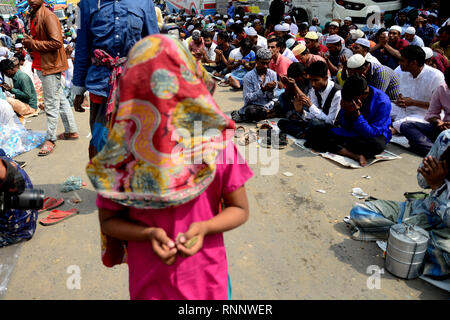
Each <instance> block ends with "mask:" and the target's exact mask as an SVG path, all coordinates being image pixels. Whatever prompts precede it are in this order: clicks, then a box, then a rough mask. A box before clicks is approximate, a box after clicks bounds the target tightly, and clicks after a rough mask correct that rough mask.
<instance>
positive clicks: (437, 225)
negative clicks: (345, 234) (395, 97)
mask: <svg viewBox="0 0 450 320" xmlns="http://www.w3.org/2000/svg"><path fill="white" fill-rule="evenodd" d="M449 163H450V130H446V131H443V132H442V133H441V134H440V135H439V137H438V138H437V140H436V142H435V143H434V145H433V147H432V148H431V150H430V153H429V154H428V156H427V157H425V158H424V159H423V161H422V163H421V164H420V165H419V168H418V170H417V182H418V183H419V186H420V187H422V188H424V189H431V190H430V194H429V195H427V194H423V195H422V197H417V194H416V195H415V197H414V198H413V197H409V196H408V194H405V195H406V198H407V201H406V202H397V201H391V200H374V201H366V202H364V204H357V205H356V206H354V207H353V208H352V210H351V212H350V220H349V223H350V225H351V227H352V238H353V239H355V240H362V241H377V240H384V241H386V240H387V239H388V236H389V229H390V227H392V226H393V225H395V224H397V223H407V224H409V225H417V226H418V227H420V228H423V229H425V230H426V231H427V232H428V233H429V234H430V236H431V237H432V241H430V242H429V243H428V247H427V250H426V253H425V259H424V268H423V271H422V270H421V271H420V272H421V275H425V276H431V277H433V278H435V279H448V278H449V276H450V260H449V259H448V243H449V241H450V232H449V231H450V229H449V228H450V202H449V201H448V199H449V197H450V174H449V172H450V171H449V170H448V164H449Z"/></svg>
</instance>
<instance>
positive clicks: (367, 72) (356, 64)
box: [342, 54, 400, 101]
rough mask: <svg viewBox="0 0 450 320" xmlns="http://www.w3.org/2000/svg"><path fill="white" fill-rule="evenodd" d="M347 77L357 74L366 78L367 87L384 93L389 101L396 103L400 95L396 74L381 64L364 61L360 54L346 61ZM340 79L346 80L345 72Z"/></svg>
mask: <svg viewBox="0 0 450 320" xmlns="http://www.w3.org/2000/svg"><path fill="white" fill-rule="evenodd" d="M346 70H347V74H348V76H352V75H354V74H359V75H360V76H362V77H364V78H366V80H367V83H368V84H369V86H372V87H374V88H377V89H379V90H381V91H383V92H385V93H386V94H387V95H388V97H389V99H391V101H396V100H397V99H398V97H399V95H400V84H399V79H398V76H397V74H396V73H395V72H394V70H392V69H391V68H389V67H386V66H383V65H382V64H378V63H372V62H369V61H366V59H364V57H363V56H362V55H360V54H355V55H353V56H352V57H350V59H348V61H347V65H346ZM342 76H343V77H342V78H344V79H345V78H347V77H346V74H345V72H344V73H343V75H342Z"/></svg>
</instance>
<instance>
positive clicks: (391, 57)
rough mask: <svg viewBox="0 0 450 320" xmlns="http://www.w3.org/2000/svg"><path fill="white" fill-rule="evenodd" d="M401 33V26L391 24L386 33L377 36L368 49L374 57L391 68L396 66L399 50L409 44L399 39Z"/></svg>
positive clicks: (399, 55) (399, 56)
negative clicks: (376, 40)
mask: <svg viewBox="0 0 450 320" xmlns="http://www.w3.org/2000/svg"><path fill="white" fill-rule="evenodd" d="M401 33H402V28H401V27H399V26H392V27H391V28H390V29H389V33H388V35H386V33H382V34H381V35H380V37H379V38H378V43H377V44H376V45H375V46H374V47H373V48H371V49H370V52H371V53H372V54H373V56H374V57H376V58H377V59H378V60H379V61H380V62H381V63H382V64H384V65H386V66H388V67H389V68H391V69H395V68H397V67H398V63H399V60H400V58H401V54H400V52H401V50H403V49H404V48H406V47H407V46H409V42H408V41H406V40H404V39H401Z"/></svg>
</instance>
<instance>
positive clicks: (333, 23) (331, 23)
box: [329, 21, 339, 28]
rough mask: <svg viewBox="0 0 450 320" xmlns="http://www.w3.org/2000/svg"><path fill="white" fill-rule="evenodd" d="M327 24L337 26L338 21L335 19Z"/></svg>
mask: <svg viewBox="0 0 450 320" xmlns="http://www.w3.org/2000/svg"><path fill="white" fill-rule="evenodd" d="M329 26H335V27H338V28H339V23H337V22H336V21H332V22H330V24H329Z"/></svg>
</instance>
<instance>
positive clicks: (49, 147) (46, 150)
mask: <svg viewBox="0 0 450 320" xmlns="http://www.w3.org/2000/svg"><path fill="white" fill-rule="evenodd" d="M55 147H56V144H54V143H53V142H51V141H45V144H44V146H43V147H42V148H41V150H39V153H38V156H40V157H45V156H48V155H49V154H50V153H52V152H53V150H54V149H55Z"/></svg>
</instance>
